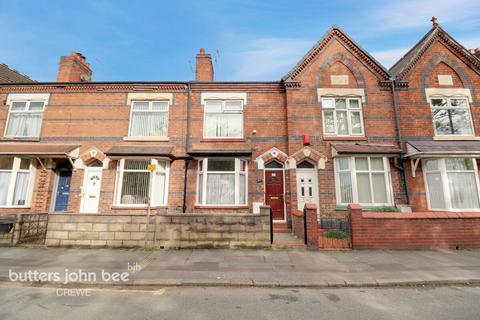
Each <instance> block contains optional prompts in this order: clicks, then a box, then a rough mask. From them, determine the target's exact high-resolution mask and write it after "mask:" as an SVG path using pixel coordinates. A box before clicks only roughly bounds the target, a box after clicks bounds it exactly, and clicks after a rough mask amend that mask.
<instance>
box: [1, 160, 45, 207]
mask: <svg viewBox="0 0 480 320" xmlns="http://www.w3.org/2000/svg"><path fill="white" fill-rule="evenodd" d="M7 158H11V157H8V156H7ZM24 159H28V158H24ZM28 160H30V166H29V169H28V170H27V169H20V162H21V161H22V158H19V157H13V166H12V169H0V172H10V182H9V185H8V190H7V199H6V204H5V205H0V208H30V206H31V203H32V195H33V185H34V182H35V174H36V167H35V163H34V162H35V161H34V160H33V159H28ZM19 172H23V173H28V174H29V177H28V186H27V194H26V195H25V205H13V204H12V201H13V196H14V194H15V185H16V182H17V173H19Z"/></svg>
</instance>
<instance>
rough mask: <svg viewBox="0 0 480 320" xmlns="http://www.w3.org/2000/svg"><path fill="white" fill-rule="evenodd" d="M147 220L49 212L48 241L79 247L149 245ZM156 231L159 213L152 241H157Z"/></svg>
mask: <svg viewBox="0 0 480 320" xmlns="http://www.w3.org/2000/svg"><path fill="white" fill-rule="evenodd" d="M146 222H147V216H146V215H121V214H81V213H74V214H58V213H52V214H50V215H49V220H48V231H47V238H46V241H45V244H46V245H47V246H75V247H80V246H85V247H123V248H129V247H141V246H144V244H145V234H146V233H145V230H146ZM154 231H155V216H151V217H150V226H149V232H148V240H149V241H152V240H153V238H154ZM150 244H152V243H151V242H150Z"/></svg>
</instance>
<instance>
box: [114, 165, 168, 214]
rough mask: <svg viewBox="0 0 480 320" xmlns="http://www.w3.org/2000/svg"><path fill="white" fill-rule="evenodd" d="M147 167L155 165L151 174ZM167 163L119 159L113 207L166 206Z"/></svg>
mask: <svg viewBox="0 0 480 320" xmlns="http://www.w3.org/2000/svg"><path fill="white" fill-rule="evenodd" d="M148 165H155V166H156V170H155V171H153V172H151V171H149V170H148ZM168 172H169V163H168V162H167V161H164V160H157V159H121V160H120V161H119V162H118V169H117V187H116V190H115V194H116V196H115V205H118V206H128V207H130V206H134V207H135V206H137V207H145V206H147V204H148V199H149V197H150V199H151V205H152V206H160V205H166V204H167V198H168Z"/></svg>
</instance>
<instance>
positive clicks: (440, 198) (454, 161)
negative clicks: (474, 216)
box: [423, 158, 480, 210]
mask: <svg viewBox="0 0 480 320" xmlns="http://www.w3.org/2000/svg"><path fill="white" fill-rule="evenodd" d="M423 168H424V170H423V171H424V175H425V185H426V189H427V193H428V202H429V206H430V208H431V209H446V210H450V209H463V210H468V209H470V210H475V209H477V210H478V209H480V203H479V194H478V190H479V189H478V174H477V164H476V161H475V159H472V158H444V159H429V160H424V161H423Z"/></svg>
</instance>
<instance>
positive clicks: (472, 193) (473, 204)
mask: <svg viewBox="0 0 480 320" xmlns="http://www.w3.org/2000/svg"><path fill="white" fill-rule="evenodd" d="M447 177H448V187H449V189H450V200H451V203H452V208H454V209H474V208H478V207H479V200H478V191H477V182H476V181H475V173H474V172H451V173H448V174H447Z"/></svg>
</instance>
